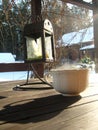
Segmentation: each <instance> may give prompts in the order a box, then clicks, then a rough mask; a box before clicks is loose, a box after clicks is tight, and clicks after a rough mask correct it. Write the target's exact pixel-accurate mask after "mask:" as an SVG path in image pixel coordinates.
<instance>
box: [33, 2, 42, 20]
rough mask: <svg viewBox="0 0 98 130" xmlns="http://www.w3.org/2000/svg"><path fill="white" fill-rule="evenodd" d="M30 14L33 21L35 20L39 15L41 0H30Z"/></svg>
mask: <svg viewBox="0 0 98 130" xmlns="http://www.w3.org/2000/svg"><path fill="white" fill-rule="evenodd" d="M31 15H32V20H33V22H36V21H37V17H40V16H41V0H31Z"/></svg>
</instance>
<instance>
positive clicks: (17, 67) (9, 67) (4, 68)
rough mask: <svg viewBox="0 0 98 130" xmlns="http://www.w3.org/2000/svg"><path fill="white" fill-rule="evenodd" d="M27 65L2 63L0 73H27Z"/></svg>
mask: <svg viewBox="0 0 98 130" xmlns="http://www.w3.org/2000/svg"><path fill="white" fill-rule="evenodd" d="M28 69H29V68H28V64H27V63H6V64H5V63H4V64H3V63H2V64H0V72H10V71H25V70H28Z"/></svg>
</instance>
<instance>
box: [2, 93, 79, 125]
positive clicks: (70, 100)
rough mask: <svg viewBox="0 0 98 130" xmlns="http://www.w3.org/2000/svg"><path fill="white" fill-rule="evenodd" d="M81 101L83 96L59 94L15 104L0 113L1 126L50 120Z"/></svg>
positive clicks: (5, 107)
mask: <svg viewBox="0 0 98 130" xmlns="http://www.w3.org/2000/svg"><path fill="white" fill-rule="evenodd" d="M80 99H81V96H73V97H68V96H67V97H66V96H62V95H60V94H57V95H52V96H48V97H43V98H36V99H28V100H21V101H19V102H13V103H11V104H9V105H6V106H4V109H2V110H1V111H0V122H1V123H0V124H4V123H7V122H10V123H20V124H24V123H29V122H40V121H44V120H49V119H51V118H53V117H55V116H57V115H58V114H59V113H60V112H62V111H63V110H64V109H67V108H68V107H69V106H70V105H72V104H74V103H75V102H77V101H78V100H80Z"/></svg>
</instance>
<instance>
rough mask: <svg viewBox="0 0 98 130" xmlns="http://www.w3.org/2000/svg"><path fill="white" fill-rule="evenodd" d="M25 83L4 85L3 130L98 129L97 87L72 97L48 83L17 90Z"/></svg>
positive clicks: (0, 98) (0, 99) (0, 93)
mask: <svg viewBox="0 0 98 130" xmlns="http://www.w3.org/2000/svg"><path fill="white" fill-rule="evenodd" d="M33 81H34V80H33ZM21 83H24V81H14V82H0V130H98V85H97V84H94V83H92V84H89V86H88V88H87V89H86V90H85V91H84V92H83V93H81V94H80V95H79V96H76V97H68V96H62V95H61V94H59V93H58V92H56V91H55V90H54V89H50V87H49V86H47V85H45V84H42V85H41V84H37V85H31V86H28V89H23V90H18V91H15V90H13V88H14V87H15V86H16V85H17V84H21ZM31 87H32V88H31Z"/></svg>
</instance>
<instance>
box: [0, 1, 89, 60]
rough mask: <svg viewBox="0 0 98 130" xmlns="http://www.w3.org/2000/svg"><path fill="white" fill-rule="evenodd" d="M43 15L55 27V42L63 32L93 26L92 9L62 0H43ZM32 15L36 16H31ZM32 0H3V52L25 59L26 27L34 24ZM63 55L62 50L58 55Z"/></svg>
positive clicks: (0, 23)
mask: <svg viewBox="0 0 98 130" xmlns="http://www.w3.org/2000/svg"><path fill="white" fill-rule="evenodd" d="M42 17H43V19H45V18H48V19H49V20H50V21H51V22H52V24H53V28H54V33H55V41H56V45H57V44H58V42H57V41H58V40H59V39H61V37H62V35H63V34H65V33H68V32H72V31H76V30H80V29H83V28H87V27H89V26H91V25H92V21H91V17H90V16H89V11H88V10H87V9H84V8H80V7H77V6H75V5H68V4H67V3H64V2H62V1H61V0H47V1H46V0H42ZM32 18H33V16H32ZM31 22H32V21H31V1H30V0H18V2H17V0H11V1H10V2H9V1H8V0H2V4H1V5H0V52H11V53H13V54H15V55H16V56H17V60H20V59H23V54H24V53H23V29H24V25H25V24H27V23H31ZM63 54H64V51H63V52H62V50H61V52H60V54H59V57H61V55H63Z"/></svg>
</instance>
